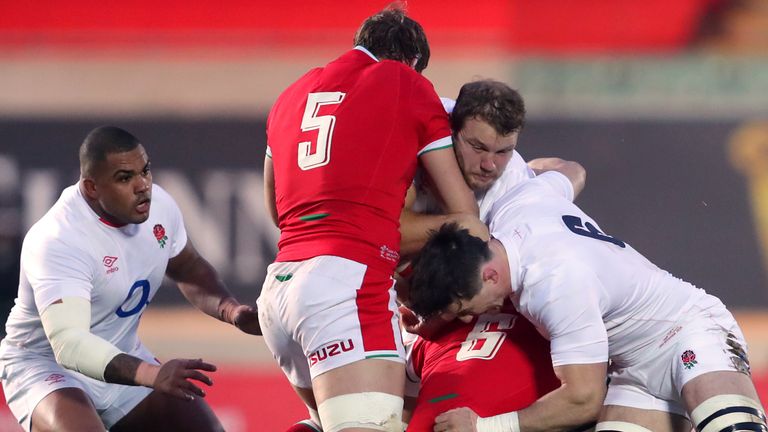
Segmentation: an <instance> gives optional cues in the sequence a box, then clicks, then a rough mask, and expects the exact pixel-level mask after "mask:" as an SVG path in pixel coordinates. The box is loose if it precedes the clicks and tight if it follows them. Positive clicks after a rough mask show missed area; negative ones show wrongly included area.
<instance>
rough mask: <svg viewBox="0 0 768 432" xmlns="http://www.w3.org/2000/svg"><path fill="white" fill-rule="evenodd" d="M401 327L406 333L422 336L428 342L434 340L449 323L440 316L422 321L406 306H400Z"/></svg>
mask: <svg viewBox="0 0 768 432" xmlns="http://www.w3.org/2000/svg"><path fill="white" fill-rule="evenodd" d="M399 309H400V325H402V326H403V328H404V329H405V331H407V332H408V333H413V334H417V335H419V336H421V337H422V338H424V339H426V340H432V338H433V336H434V335H435V334H436V333H437V332H438V331H439V330H440V329H441V328H443V326H445V324H446V323H447V322H448V321H446V320H444V319H442V318H441V317H440V316H434V317H432V318H429V319H426V320H424V319H422V318H421V317H419V316H418V315H416V313H414V312H413V311H412V310H410V309H408V307H406V306H400V307H399Z"/></svg>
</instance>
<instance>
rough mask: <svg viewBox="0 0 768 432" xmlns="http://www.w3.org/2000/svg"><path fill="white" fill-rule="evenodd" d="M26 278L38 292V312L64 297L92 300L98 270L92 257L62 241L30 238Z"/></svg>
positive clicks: (25, 256)
mask: <svg viewBox="0 0 768 432" xmlns="http://www.w3.org/2000/svg"><path fill="white" fill-rule="evenodd" d="M21 266H22V269H23V276H22V277H26V278H27V280H28V281H29V284H30V286H31V287H32V292H33V293H34V298H35V305H36V306H37V310H38V311H39V312H40V313H42V312H43V311H44V310H45V309H46V308H47V307H48V306H50V305H51V304H52V303H54V302H55V301H57V300H59V299H62V298H64V297H80V298H85V299H88V301H90V300H91V290H92V289H93V278H94V270H93V263H92V262H91V258H90V257H89V256H88V255H87V254H86V253H85V252H84V251H81V250H79V249H78V248H76V247H73V246H70V245H68V244H67V243H65V242H64V241H62V240H61V239H60V238H53V237H48V236H41V235H32V236H28V237H27V239H26V240H25V242H24V246H23V248H22V252H21Z"/></svg>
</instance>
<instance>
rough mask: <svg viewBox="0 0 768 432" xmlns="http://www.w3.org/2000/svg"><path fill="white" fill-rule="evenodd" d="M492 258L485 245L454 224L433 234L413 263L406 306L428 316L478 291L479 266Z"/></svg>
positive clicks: (423, 315)
mask: <svg viewBox="0 0 768 432" xmlns="http://www.w3.org/2000/svg"><path fill="white" fill-rule="evenodd" d="M490 259H491V250H490V249H489V248H488V243H486V242H485V241H483V240H482V239H480V238H477V237H475V236H473V235H470V234H469V231H468V230H467V229H464V228H461V227H460V226H459V225H457V224H455V223H447V224H444V225H443V226H441V227H440V229H439V230H438V231H433V232H432V234H431V235H430V237H429V240H428V241H427V244H426V245H425V246H424V248H422V249H421V253H420V254H419V256H418V257H417V258H416V259H415V260H414V261H413V274H412V275H411V278H410V293H409V307H410V308H411V310H413V311H414V312H415V313H417V314H419V315H421V316H422V317H425V318H426V317H430V316H433V315H435V314H438V313H440V312H442V311H444V310H445V309H447V308H448V306H450V305H451V304H453V303H454V302H456V301H457V300H460V299H471V298H472V297H474V296H475V295H477V293H478V292H479V291H480V288H481V286H482V281H481V278H480V267H481V266H482V265H483V263H485V262H487V261H489V260H490Z"/></svg>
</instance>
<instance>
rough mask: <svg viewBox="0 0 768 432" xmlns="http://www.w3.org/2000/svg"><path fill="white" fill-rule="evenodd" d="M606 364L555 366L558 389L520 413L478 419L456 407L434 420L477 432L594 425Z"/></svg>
mask: <svg viewBox="0 0 768 432" xmlns="http://www.w3.org/2000/svg"><path fill="white" fill-rule="evenodd" d="M607 371H608V363H594V364H573V365H565V366H557V367H555V374H556V375H557V377H558V378H560V382H561V383H562V384H561V386H560V387H559V388H558V389H556V390H553V391H551V392H549V393H547V394H546V395H544V396H542V397H541V398H540V399H539V400H537V401H536V402H534V403H533V404H532V405H530V406H529V407H527V408H525V409H522V410H520V411H512V412H508V413H504V414H499V415H495V416H492V417H486V418H482V417H479V416H478V415H477V414H476V413H475V412H474V411H472V410H471V409H469V408H456V409H453V410H450V411H446V412H444V413H442V414H440V415H439V416H437V417H436V418H435V424H436V425H440V427H443V428H448V429H435V430H477V432H498V431H505V432H545V431H569V430H573V429H574V428H576V427H579V426H581V425H584V424H587V423H591V422H594V421H595V420H596V419H597V417H598V415H599V414H600V409H601V407H602V404H603V400H604V399H605V393H606V390H607V387H606V385H605V377H606V374H607Z"/></svg>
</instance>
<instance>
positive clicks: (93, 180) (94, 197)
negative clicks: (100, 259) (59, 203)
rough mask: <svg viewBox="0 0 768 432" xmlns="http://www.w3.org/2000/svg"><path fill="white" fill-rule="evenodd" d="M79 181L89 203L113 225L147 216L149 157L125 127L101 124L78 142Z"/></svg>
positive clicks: (123, 223) (150, 192)
mask: <svg viewBox="0 0 768 432" xmlns="http://www.w3.org/2000/svg"><path fill="white" fill-rule="evenodd" d="M80 184H81V190H82V191H83V193H84V195H85V198H86V200H87V201H88V204H89V205H90V206H91V208H93V209H94V211H96V213H98V214H99V216H101V217H102V218H103V219H105V220H106V221H108V222H110V223H113V224H115V225H125V224H137V223H142V222H144V221H145V220H147V218H148V217H149V207H150V200H151V198H152V174H151V172H150V170H149V157H148V156H147V153H146V152H145V151H144V147H143V146H142V145H141V143H140V142H139V140H138V139H137V138H136V137H135V136H133V135H131V134H130V133H128V132H127V131H125V130H123V129H120V128H117V127H114V126H102V127H98V128H96V129H94V130H92V131H91V132H90V133H89V134H88V136H86V137H85V140H84V141H83V143H82V144H81V145H80Z"/></svg>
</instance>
